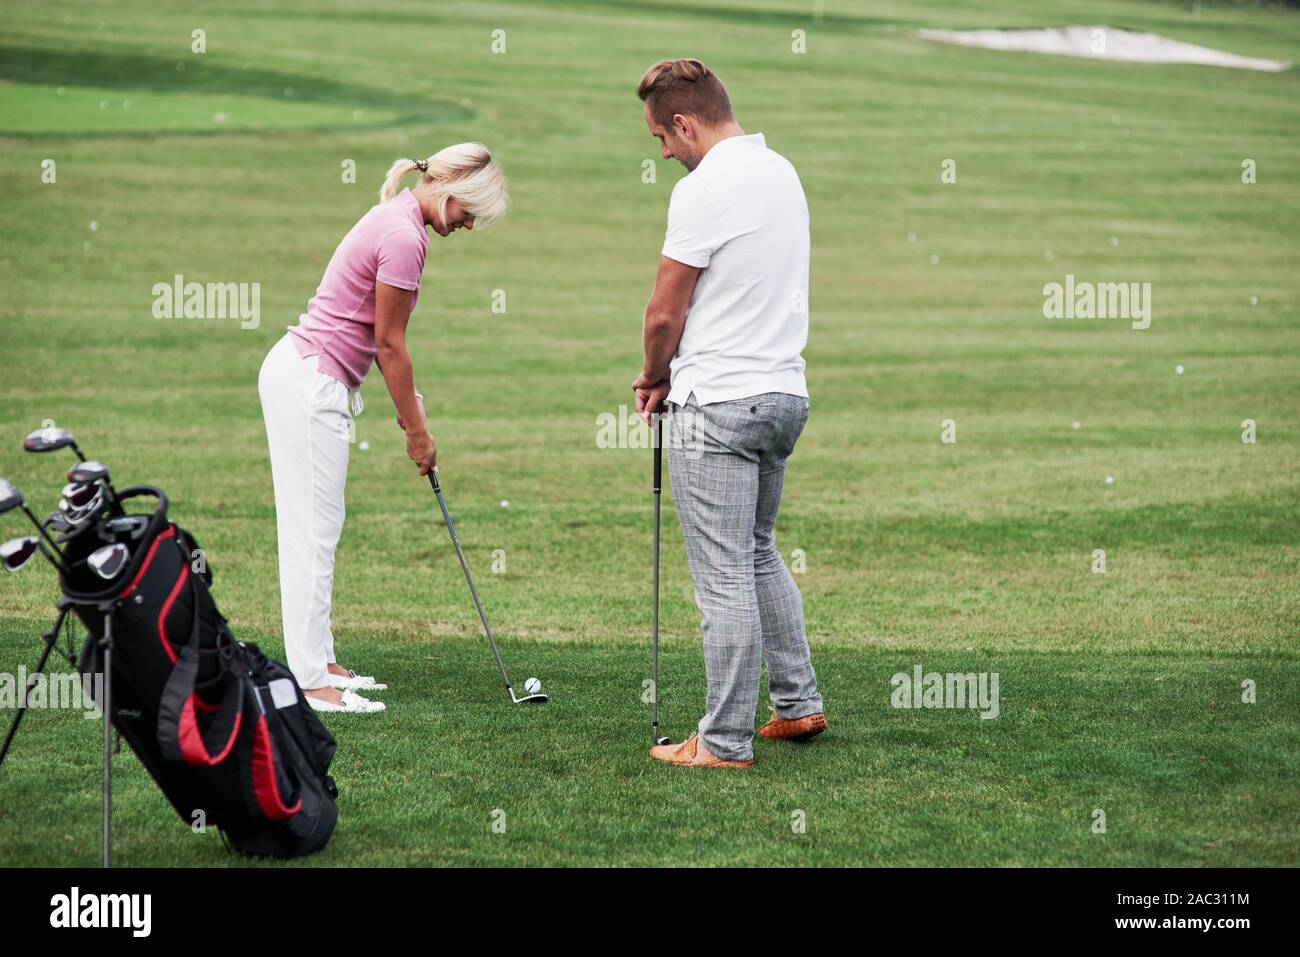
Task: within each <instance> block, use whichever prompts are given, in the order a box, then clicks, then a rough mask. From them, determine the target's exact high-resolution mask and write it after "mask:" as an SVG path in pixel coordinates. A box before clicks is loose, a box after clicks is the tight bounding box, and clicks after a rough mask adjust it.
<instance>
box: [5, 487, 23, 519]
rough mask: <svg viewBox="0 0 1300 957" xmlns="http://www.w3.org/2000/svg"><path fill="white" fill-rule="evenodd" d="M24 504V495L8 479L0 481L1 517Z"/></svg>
mask: <svg viewBox="0 0 1300 957" xmlns="http://www.w3.org/2000/svg"><path fill="white" fill-rule="evenodd" d="M22 504H23V493H22V492H20V491H18V488H17V486H15V485H13V484H12V483H11V482H9V481H8V480H6V479H0V515H3V514H4V513H5V512H11V511H13V510H14V509H16V508H18V507H20V506H21V505H22Z"/></svg>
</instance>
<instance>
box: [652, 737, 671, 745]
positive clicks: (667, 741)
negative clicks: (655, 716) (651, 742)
mask: <svg viewBox="0 0 1300 957" xmlns="http://www.w3.org/2000/svg"><path fill="white" fill-rule="evenodd" d="M672 743H673V739H672V738H670V737H668V736H666V735H665V736H664V737H662V738H655V744H672Z"/></svg>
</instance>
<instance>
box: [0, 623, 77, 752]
mask: <svg viewBox="0 0 1300 957" xmlns="http://www.w3.org/2000/svg"><path fill="white" fill-rule="evenodd" d="M71 608H72V606H71V605H69V604H67V603H65V602H62V601H60V602H59V617H58V618H56V619H55V620H54V627H52V628H51V629H50V630H49V631H47V632H46V633H45V634H44V635H42V636H41V637H42V638H43V639H44V640H45V647H44V648H43V649H42V650H41V657H40V660H39V661H37V662H36V670H35V671H33V672H32V673H31V675H29V676H28V678H27V687H26V688H24V689H23V697H22V700H21V701H20V702H19V703H18V710H17V711H16V712H14V717H13V720H12V721H10V722H9V730H8V731H7V732H6V733H5V740H4V744H3V745H0V765H3V764H4V762H5V757H6V756H7V755H8V754H9V748H10V747H11V746H12V745H13V743H14V735H16V734H17V733H18V723H19V722H20V721H22V720H23V715H24V714H26V713H27V697H28V695H30V694H31V693H32V688H33V687H34V686H35V684H36V681H37V678H38V677H39V676H40V675H41V674H43V673H44V672H45V664H46V662H48V661H49V660H50V652H52V651H53V650H54V646H55V644H56V643H57V642H58V640H59V632H61V631H62V630H63V621H64V619H65V618H67V617H68V612H69V611H70V610H71Z"/></svg>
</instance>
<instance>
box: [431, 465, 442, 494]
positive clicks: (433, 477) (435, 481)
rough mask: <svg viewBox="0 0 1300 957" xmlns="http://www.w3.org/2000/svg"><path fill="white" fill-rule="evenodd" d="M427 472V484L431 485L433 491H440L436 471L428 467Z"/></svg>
mask: <svg viewBox="0 0 1300 957" xmlns="http://www.w3.org/2000/svg"><path fill="white" fill-rule="evenodd" d="M428 474H429V484H430V485H432V486H433V490H434V491H435V492H441V491H442V489H441V488H440V487H439V486H438V473H437V472H435V471H434V470H433V469H429V473H428Z"/></svg>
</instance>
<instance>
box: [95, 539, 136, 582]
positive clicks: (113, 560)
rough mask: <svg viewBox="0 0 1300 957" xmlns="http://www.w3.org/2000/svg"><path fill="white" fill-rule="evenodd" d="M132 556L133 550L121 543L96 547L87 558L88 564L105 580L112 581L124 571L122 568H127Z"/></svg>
mask: <svg viewBox="0 0 1300 957" xmlns="http://www.w3.org/2000/svg"><path fill="white" fill-rule="evenodd" d="M130 558H131V550H130V549H129V548H127V547H126V546H125V545H122V544H120V543H119V544H117V545H105V546H104V547H103V548H97V549H95V550H94V551H93V552H91V553H90V557H89V558H88V559H86V564H87V565H89V566H90V567H91V570H93V571H94V573H95V574H96V575H98V576H99V577H100V578H102V579H104V580H105V581H112V580H113V579H114V578H116V577H117V576H118V575H120V574H121V573H122V569H124V568H126V566H127V562H128V561H129V560H130Z"/></svg>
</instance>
